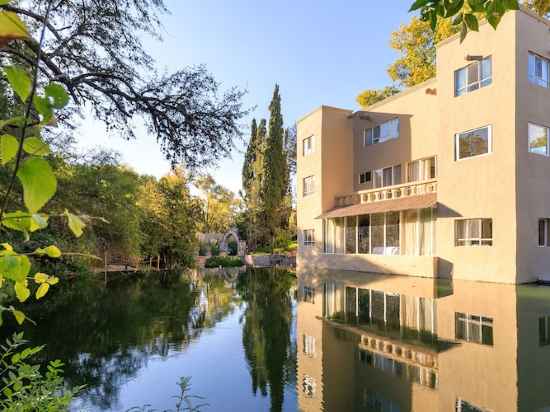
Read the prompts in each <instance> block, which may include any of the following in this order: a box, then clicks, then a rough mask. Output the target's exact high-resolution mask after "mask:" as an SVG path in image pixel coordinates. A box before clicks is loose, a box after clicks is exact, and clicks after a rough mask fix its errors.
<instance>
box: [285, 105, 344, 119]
mask: <svg viewBox="0 0 550 412" xmlns="http://www.w3.org/2000/svg"><path fill="white" fill-rule="evenodd" d="M323 109H330V110H340V111H342V112H348V113H353V110H350V109H342V108H341V107H335V106H327V105H326V104H322V105H321V106H318V107H316V108H315V109H313V110H311V111H310V112H307V113H306V114H304V115H303V116H300V117H299V118H298V120H296V124H298V123H300V122H301V121H303V120H304V119H306V118H307V117H309V116H311V115H312V114H313V113H315V112H318V111H319V110H323Z"/></svg>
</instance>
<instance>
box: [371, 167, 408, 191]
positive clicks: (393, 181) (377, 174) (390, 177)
mask: <svg viewBox="0 0 550 412" xmlns="http://www.w3.org/2000/svg"><path fill="white" fill-rule="evenodd" d="M372 176H373V187H375V188H381V187H387V186H394V185H399V184H401V182H402V180H401V165H395V166H388V167H384V168H383V169H374V170H373V171H372Z"/></svg>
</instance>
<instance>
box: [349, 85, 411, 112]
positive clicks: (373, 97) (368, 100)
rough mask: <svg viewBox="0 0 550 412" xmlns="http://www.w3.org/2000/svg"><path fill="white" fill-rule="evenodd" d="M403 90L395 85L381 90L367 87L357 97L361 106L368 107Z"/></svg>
mask: <svg viewBox="0 0 550 412" xmlns="http://www.w3.org/2000/svg"><path fill="white" fill-rule="evenodd" d="M400 91H401V90H400V89H398V88H397V87H394V86H386V87H384V88H383V89H381V90H375V89H367V90H364V91H362V92H361V93H360V94H359V95H358V96H357V98H356V100H357V103H358V104H359V105H360V106H361V107H368V106H371V105H373V104H375V103H378V102H380V101H382V100H384V99H385V98H387V97H390V96H393V95H394V94H397V93H399V92H400Z"/></svg>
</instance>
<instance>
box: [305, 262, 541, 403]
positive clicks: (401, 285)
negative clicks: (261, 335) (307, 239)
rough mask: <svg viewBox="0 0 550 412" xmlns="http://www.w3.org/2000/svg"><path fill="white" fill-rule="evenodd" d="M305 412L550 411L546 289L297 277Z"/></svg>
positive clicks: (340, 275) (336, 275)
mask: <svg viewBox="0 0 550 412" xmlns="http://www.w3.org/2000/svg"><path fill="white" fill-rule="evenodd" d="M299 300H300V302H299V304H298V320H297V335H298V342H299V346H298V384H297V386H298V392H299V394H298V397H299V402H298V403H299V408H300V410H303V411H376V412H386V411H388V412H390V411H391V412H407V411H457V412H466V411H468V412H469V411H498V412H506V411H529V412H533V411H537V412H543V411H549V410H550V409H549V408H550V390H549V389H548V388H549V387H548V382H550V287H543V286H520V287H516V286H512V285H498V284H485V283H473V282H454V283H452V284H451V283H448V282H447V283H444V282H442V281H439V282H438V281H436V280H433V279H422V278H411V277H400V276H380V275H369V274H364V273H363V274H361V273H353V272H323V273H317V274H311V273H301V274H300V275H299Z"/></svg>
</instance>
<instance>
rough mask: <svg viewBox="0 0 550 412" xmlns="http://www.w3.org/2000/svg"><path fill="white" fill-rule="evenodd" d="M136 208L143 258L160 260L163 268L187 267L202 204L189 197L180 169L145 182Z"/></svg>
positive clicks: (191, 253)
mask: <svg viewBox="0 0 550 412" xmlns="http://www.w3.org/2000/svg"><path fill="white" fill-rule="evenodd" d="M138 205H139V207H140V208H141V210H142V211H143V212H142V213H143V214H142V221H141V228H142V229H141V230H142V236H143V240H142V248H141V249H142V254H143V255H145V256H161V257H162V260H163V262H164V266H165V267H168V268H176V267H181V266H184V267H185V266H189V265H190V264H191V262H190V261H189V259H190V258H191V256H193V255H194V253H195V252H196V248H197V240H196V235H195V234H196V232H197V229H198V225H197V222H198V221H199V219H200V216H201V208H202V206H201V202H200V201H199V199H197V198H194V197H193V196H191V194H190V191H189V185H188V178H187V177H186V175H185V173H184V172H183V171H182V170H180V169H175V170H174V171H173V172H172V173H171V174H169V175H168V176H165V177H163V178H161V179H160V180H159V181H158V182H157V181H156V180H155V179H153V178H146V179H145V182H144V185H143V186H142V189H141V193H140V195H139V200H138Z"/></svg>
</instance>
